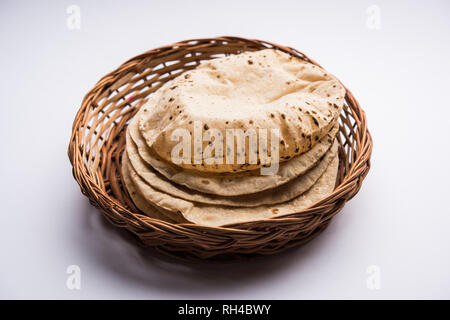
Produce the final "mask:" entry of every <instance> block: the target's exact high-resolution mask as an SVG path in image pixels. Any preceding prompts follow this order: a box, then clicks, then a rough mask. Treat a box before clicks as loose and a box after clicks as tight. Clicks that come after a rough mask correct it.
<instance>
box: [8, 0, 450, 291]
mask: <svg viewBox="0 0 450 320" xmlns="http://www.w3.org/2000/svg"><path fill="white" fill-rule="evenodd" d="M71 4H76V5H79V6H80V8H81V30H69V29H68V28H67V27H66V19H67V16H68V15H67V13H66V8H67V7H68V6H69V5H71ZM371 4H376V5H378V6H379V8H380V9H381V29H380V30H371V29H369V28H368V27H367V26H366V19H367V17H368V15H367V13H366V9H367V7H368V6H369V5H371ZM449 9H450V2H448V1H444V0H443V1H421V2H420V3H419V2H418V1H414V2H413V1H404V2H400V1H374V2H372V1H346V2H343V1H331V0H330V1H305V2H301V1H281V0H279V1H258V2H256V1H216V2H213V1H179V2H177V3H175V2H173V3H171V2H170V1H139V2H138V1H76V0H74V1H58V2H56V1H27V2H20V1H2V2H1V4H0V40H1V48H2V49H1V52H0V55H1V59H0V70H1V73H2V76H1V79H0V87H1V100H2V101H1V117H0V132H1V137H2V139H1V140H0V141H1V142H0V144H1V150H2V151H1V158H0V159H1V165H0V176H1V179H0V192H1V193H0V194H1V215H0V224H1V231H0V254H1V258H0V297H1V298H68V299H78V298H150V299H166V298H168V299H171V298H178V299H184V298H194V299H195V298H213V299H216V298H238V299H240V298H255V299H258V298H267V299H274V298H289V299H300V298H308V299H309V298H344V299H346V298H362V299H368V298H375V299H379V298H447V299H448V298H450V232H449V226H450V207H449V201H448V198H447V197H448V193H449V184H448V181H449V179H450V173H449V168H448V161H449V160H448V159H449V148H448V147H449V129H448V126H449V117H450V111H449V107H450V106H449V98H448V92H449V89H448V75H449V60H448V58H449V56H450V45H449V40H448V39H450V20H449V18H448V13H449ZM219 35H238V36H244V37H249V38H259V39H265V40H269V41H273V42H277V43H280V44H285V45H289V46H292V47H295V48H297V49H299V50H301V51H304V52H305V53H307V54H308V55H310V56H311V57H313V58H314V59H315V60H317V61H318V62H319V63H321V64H322V65H323V66H324V67H325V68H327V69H328V71H329V72H331V73H333V74H335V75H336V76H337V77H339V78H340V79H341V80H342V81H343V82H344V84H345V85H346V86H348V87H349V88H351V90H352V92H353V93H354V94H355V96H356V98H357V99H358V100H359V101H360V103H361V105H362V106H363V107H364V109H365V110H366V112H367V116H368V119H369V128H370V131H371V133H372V135H373V138H374V150H373V156H372V169H371V171H370V173H369V176H368V177H367V179H366V180H365V182H364V185H363V188H362V190H361V191H360V193H359V194H358V195H357V196H356V197H355V198H354V199H353V200H352V201H351V202H350V203H348V205H347V206H346V207H345V208H344V210H343V211H342V213H341V214H339V215H338V216H337V217H336V218H335V219H334V220H333V223H332V224H331V225H330V227H329V228H328V229H327V230H326V231H325V232H324V233H323V234H322V235H321V236H320V237H318V238H316V239H315V240H314V241H313V242H311V243H309V244H308V245H306V246H303V247H300V248H297V249H294V250H291V251H289V252H287V253H283V254H280V255H276V256H273V257H269V258H266V259H262V260H261V259H260V260H257V261H254V262H248V263H238V264H231V265H225V266H217V265H203V266H191V265H186V264H181V263H174V262H172V261H169V260H167V259H164V258H160V257H159V256H155V255H154V254H152V253H151V252H149V251H148V250H143V249H140V248H138V247H136V246H135V245H133V244H132V243H131V242H130V241H128V240H127V239H128V237H127V236H126V235H125V234H124V233H123V232H119V231H118V230H117V229H115V228H113V227H110V225H109V224H108V222H107V221H106V220H105V219H103V218H102V216H101V215H100V214H99V213H98V212H97V211H96V210H95V209H93V208H92V207H91V206H90V205H89V203H88V201H87V200H86V198H85V197H84V196H82V195H81V193H80V191H79V187H78V185H77V184H76V183H75V180H74V179H73V178H72V175H71V167H70V163H69V160H68V157H67V155H66V149H67V145H68V142H69V138H70V133H71V126H72V121H73V118H74V116H75V113H76V111H77V109H78V108H79V105H80V103H81V100H82V98H83V96H84V94H85V93H86V92H87V91H88V90H89V89H90V88H91V87H92V86H93V85H94V84H95V83H96V82H97V81H98V80H99V79H100V77H102V76H103V75H104V74H106V73H107V72H109V71H112V70H113V69H115V68H116V67H117V66H118V65H119V64H120V63H122V62H124V61H125V60H127V59H128V58H130V57H132V56H134V55H137V54H139V53H141V52H144V51H146V50H148V49H152V48H154V47H157V46H160V45H164V44H169V43H172V42H175V41H178V40H183V39H188V38H198V37H208V36H219ZM425 112H426V113H425ZM72 264H75V265H79V266H80V268H81V290H69V289H67V287H66V278H67V274H66V268H67V267H68V266H69V265H72ZM370 265H377V266H379V268H380V270H381V274H380V275H381V288H380V289H379V290H369V289H368V288H367V286H366V279H367V277H368V274H367V273H366V269H367V267H368V266H370Z"/></svg>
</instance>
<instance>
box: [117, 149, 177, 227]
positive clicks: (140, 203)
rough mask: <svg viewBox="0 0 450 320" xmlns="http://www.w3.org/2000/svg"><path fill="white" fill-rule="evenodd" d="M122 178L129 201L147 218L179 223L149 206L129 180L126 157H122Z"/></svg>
mask: <svg viewBox="0 0 450 320" xmlns="http://www.w3.org/2000/svg"><path fill="white" fill-rule="evenodd" d="M124 154H126V152H124ZM122 178H123V180H122V181H123V183H124V184H125V188H126V189H127V190H128V194H129V195H130V198H131V200H133V202H134V204H135V205H136V206H137V207H138V208H139V209H140V210H141V211H142V212H143V213H145V214H146V215H147V216H149V217H150V218H154V219H158V220H162V221H166V222H170V223H175V222H181V220H178V221H175V220H174V219H172V218H169V217H168V216H167V215H164V214H162V213H161V212H160V211H159V210H158V209H156V208H155V206H153V205H151V204H150V203H149V202H148V201H147V200H146V199H144V197H143V196H142V194H140V192H139V191H138V190H137V188H136V186H135V185H134V183H133V181H132V180H131V178H130V170H129V163H128V158H127V156H126V155H125V156H122ZM174 217H176V216H174ZM183 220H184V219H183Z"/></svg>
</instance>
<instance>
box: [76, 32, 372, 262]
mask: <svg viewBox="0 0 450 320" xmlns="http://www.w3.org/2000/svg"><path fill="white" fill-rule="evenodd" d="M266 48H276V49H279V50H282V51H285V52H287V53H289V54H291V55H293V56H296V57H298V58H300V59H303V60H306V61H308V62H311V63H314V64H316V65H318V64H317V63H316V62H314V61H313V60H311V59H309V58H308V57H307V56H306V55H304V54H303V53H301V52H299V51H297V50H295V49H292V48H289V47H284V46H280V45H276V44H273V43H269V42H265V41H259V40H249V39H244V38H236V37H220V38H209V39H196V40H186V41H182V42H178V43H175V44H172V45H168V46H164V47H160V48H157V49H153V50H150V51H147V52H145V53H143V54H141V55H139V56H136V57H134V58H132V59H130V60H129V61H127V62H125V63H124V64H122V65H121V66H120V67H119V68H118V69H116V70H115V71H113V72H111V73H109V74H108V75H106V76H104V77H103V78H102V79H101V80H100V81H99V82H98V83H97V84H96V85H95V87H94V88H93V89H92V90H91V91H89V92H88V93H87V94H86V96H85V97H84V99H83V102H82V105H81V108H80V109H79V111H78V113H77V115H76V117H75V121H74V123H73V128H72V136H71V139H70V144H69V150H68V153H69V158H70V161H71V163H72V166H73V175H74V178H75V179H76V181H77V182H78V184H79V185H80V188H81V191H82V193H83V194H84V195H85V196H86V197H88V198H89V200H90V203H91V204H92V205H94V206H95V207H97V208H98V209H99V210H100V211H101V212H102V213H103V214H104V215H105V216H106V218H107V219H108V220H109V221H110V222H111V223H113V224H114V225H116V226H118V227H121V228H126V229H127V230H129V231H130V232H132V233H133V234H135V235H136V236H137V237H138V238H139V239H140V241H141V242H142V243H143V244H144V245H146V246H152V247H155V248H156V249H157V250H158V251H160V252H163V253H165V254H168V255H172V256H175V257H177V258H182V259H185V260H197V259H211V258H215V259H223V258H225V259H230V258H236V257H242V256H249V255H252V256H253V255H256V254H259V255H265V254H272V253H276V252H279V251H281V250H284V249H287V248H290V247H292V246H296V245H299V244H302V243H304V242H306V241H309V240H310V239H312V238H313V237H315V236H316V235H317V234H318V233H320V231H322V230H323V229H325V228H326V227H327V225H328V224H329V222H330V220H331V219H332V218H333V217H334V215H335V214H337V213H338V212H339V211H340V210H341V209H342V208H343V206H344V205H345V203H346V202H347V201H349V200H350V199H351V198H353V197H354V196H355V195H356V193H357V192H358V191H359V189H360V188H361V184H362V181H363V180H364V178H365V176H366V175H367V173H368V171H369V168H370V155H371V152H372V139H371V136H370V134H369V131H368V128H367V123H366V117H365V113H364V111H363V110H362V109H361V107H360V106H359V104H358V102H357V101H356V100H355V98H354V97H353V95H352V93H351V92H350V91H349V90H348V89H347V94H346V97H345V104H344V110H343V112H342V113H341V116H340V132H339V133H338V136H337V139H338V141H339V145H340V148H339V160H340V166H339V174H338V178H337V182H336V188H335V190H334V192H333V193H332V194H331V195H329V196H328V197H326V198H325V199H323V200H321V201H320V202H318V203H316V204H315V205H314V206H312V207H310V208H308V209H305V210H302V211H300V212H298V213H294V214H290V215H285V216H282V217H275V218H272V219H267V220H262V221H255V222H247V223H238V224H233V225H230V226H227V227H205V226H200V225H194V224H171V223H168V222H164V221H160V220H156V219H152V218H149V217H148V216H146V215H145V214H143V213H141V212H140V211H139V210H138V209H137V208H136V207H135V206H134V204H133V202H132V201H131V200H130V197H129V195H128V193H127V191H126V189H125V188H124V187H123V184H122V179H121V172H120V168H121V164H120V159H121V154H122V152H123V151H124V147H125V134H124V132H125V129H126V126H127V123H128V122H129V120H130V119H131V118H132V117H133V116H134V114H135V113H136V112H137V110H138V109H139V107H140V106H141V105H143V104H144V103H145V101H146V100H147V99H148V96H149V95H151V94H152V93H153V92H155V91H156V90H158V88H160V87H161V86H162V85H163V84H164V83H165V82H166V81H169V80H171V79H173V78H175V77H176V76H178V75H179V74H180V73H182V72H184V71H186V70H189V69H192V68H195V67H196V66H197V65H199V64H200V63H201V62H202V61H206V60H209V59H214V58H219V57H223V56H226V55H230V54H238V53H241V52H245V51H255V50H261V49H266Z"/></svg>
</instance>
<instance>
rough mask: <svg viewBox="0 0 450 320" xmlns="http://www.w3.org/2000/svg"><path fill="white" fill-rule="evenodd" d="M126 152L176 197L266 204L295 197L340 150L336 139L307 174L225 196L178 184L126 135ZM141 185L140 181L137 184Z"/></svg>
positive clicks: (154, 183)
mask: <svg viewBox="0 0 450 320" xmlns="http://www.w3.org/2000/svg"><path fill="white" fill-rule="evenodd" d="M126 145H127V155H128V159H129V161H130V164H131V169H130V171H132V172H133V173H132V174H134V172H135V173H136V174H138V175H139V176H140V178H142V179H143V180H144V181H145V182H146V183H147V184H148V185H149V186H151V187H152V188H155V189H156V190H158V191H161V192H164V193H167V194H169V195H172V196H174V197H178V198H181V199H184V200H188V201H192V202H198V203H203V204H213V205H225V206H232V207H256V206H260V205H264V204H276V203H280V202H284V201H287V200H290V199H292V198H295V197H297V196H299V195H301V194H302V193H304V192H305V191H306V190H308V189H309V188H310V187H311V186H312V185H313V184H314V183H315V182H316V181H317V180H318V179H319V178H320V176H321V175H322V174H323V172H324V171H325V170H326V168H327V167H328V165H329V164H330V162H331V160H332V159H334V157H335V156H336V153H337V149H338V148H337V145H338V144H337V141H336V142H335V143H334V145H333V147H332V148H331V149H330V150H329V151H328V152H327V153H326V154H325V155H324V156H323V158H322V159H321V160H319V161H318V162H317V163H316V165H315V166H314V167H313V168H311V169H310V170H308V171H307V172H306V173H305V174H303V175H300V176H298V177H297V178H295V179H293V180H291V181H289V182H287V183H285V184H283V185H281V186H278V187H275V188H273V189H268V190H265V191H261V192H257V193H252V194H245V195H239V196H232V197H224V196H218V195H212V194H207V193H202V192H198V191H195V190H191V189H188V188H186V187H184V186H182V185H178V184H175V183H173V182H171V181H170V180H168V179H166V178H165V177H163V176H162V175H160V174H158V173H156V172H155V170H154V169H153V168H152V167H151V166H150V165H148V164H147V163H146V162H145V161H144V160H142V158H141V157H140V156H139V153H138V150H137V146H136V145H135V144H134V142H133V141H132V140H131V139H130V138H129V135H128V136H127V144H126ZM138 187H139V185H138Z"/></svg>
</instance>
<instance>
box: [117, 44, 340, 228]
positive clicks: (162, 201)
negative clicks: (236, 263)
mask: <svg viewBox="0 0 450 320" xmlns="http://www.w3.org/2000/svg"><path fill="white" fill-rule="evenodd" d="M344 96H345V89H344V87H343V86H342V85H341V84H340V82H339V81H338V80H337V79H336V78H334V77H333V76H332V75H330V74H328V73H327V72H326V71H325V70H323V69H321V68H319V67H317V66H315V65H313V64H311V63H308V62H305V61H302V60H300V59H297V58H295V57H292V56H290V55H288V54H286V53H284V52H281V51H278V50H274V49H266V50H261V51H255V52H247V53H242V54H238V55H233V56H228V57H224V58H218V59H213V60H209V61H207V62H205V63H202V64H201V65H199V66H198V67H197V68H195V69H192V70H189V71H186V72H184V73H182V74H181V75H179V76H178V77H176V78H175V79H173V80H171V81H168V82H166V83H165V84H164V85H163V86H162V87H161V88H160V89H158V90H157V91H156V92H155V93H154V94H153V95H152V96H151V97H150V98H149V100H148V102H147V103H146V104H144V105H143V106H142V107H141V109H140V110H139V112H138V113H137V114H136V115H135V116H134V117H133V119H132V120H131V122H130V124H129V126H128V129H127V132H126V149H125V152H124V154H123V157H122V176H123V181H124V185H125V186H126V188H127V190H128V192H129V194H130V197H131V199H132V200H133V202H134V203H135V205H136V207H138V208H139V209H140V210H141V211H142V212H143V213H145V214H147V215H148V216H150V217H152V218H156V219H160V220H164V221H169V222H172V223H194V224H199V225H206V226H223V225H228V224H234V223H238V222H247V221H255V220H262V219H267V218H272V217H276V216H280V215H286V214H290V213H295V212H298V211H300V210H302V209H305V208H307V207H309V206H311V205H312V204H313V203H315V202H317V201H319V200H320V199H322V198H324V197H326V196H327V195H328V194H330V193H331V192H332V191H333V189H334V187H335V183H336V176H337V171H338V162H339V161H338V156H337V154H338V143H337V141H336V139H335V137H336V134H337V132H338V130H339V124H338V121H337V119H338V117H339V114H340V112H341V110H342V108H343V103H344ZM242 133H243V135H242Z"/></svg>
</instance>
